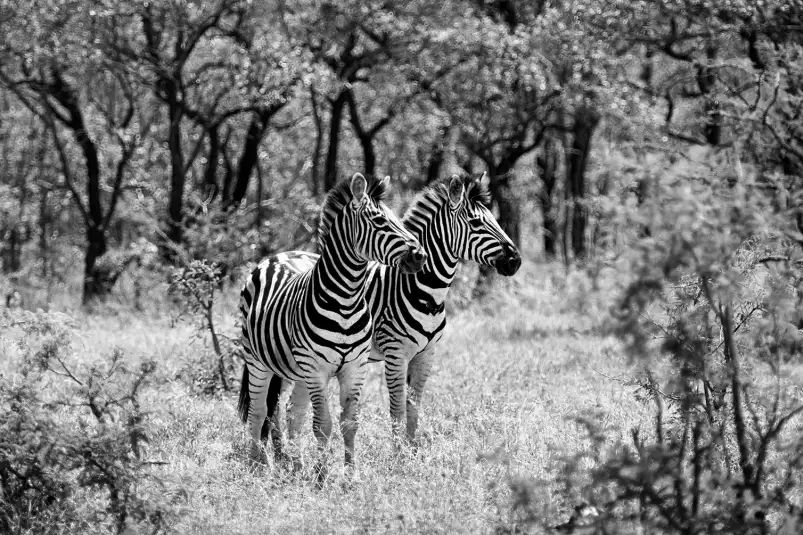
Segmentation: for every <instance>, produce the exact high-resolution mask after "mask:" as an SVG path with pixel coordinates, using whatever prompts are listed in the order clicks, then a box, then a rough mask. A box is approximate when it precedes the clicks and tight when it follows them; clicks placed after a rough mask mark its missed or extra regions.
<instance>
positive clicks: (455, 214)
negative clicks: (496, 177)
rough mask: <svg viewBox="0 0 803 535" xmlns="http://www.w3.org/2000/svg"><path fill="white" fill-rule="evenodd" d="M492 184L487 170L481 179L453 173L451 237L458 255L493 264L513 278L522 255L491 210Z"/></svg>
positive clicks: (454, 250)
mask: <svg viewBox="0 0 803 535" xmlns="http://www.w3.org/2000/svg"><path fill="white" fill-rule="evenodd" d="M489 183H490V180H489V178H488V175H487V174H485V173H483V175H482V178H480V179H471V178H461V177H460V176H458V175H452V177H451V178H450V179H449V183H448V186H447V187H448V190H447V191H448V197H449V200H448V205H449V210H448V212H449V216H448V217H449V219H450V220H451V221H450V223H451V225H450V229H449V231H447V232H448V237H447V239H448V240H449V241H450V243H451V246H452V251H453V254H454V256H456V257H458V258H461V259H463V260H470V261H474V262H478V263H480V264H484V265H488V266H493V267H495V268H496V271H497V272H498V273H499V274H500V275H504V276H506V277H509V276H511V275H514V274H515V273H516V272H517V271H518V270H519V267H521V255H520V254H519V250H518V249H516V246H515V245H514V244H513V242H512V241H511V240H510V238H509V237H508V235H507V234H505V231H504V230H502V227H500V226H499V223H498V222H497V220H496V218H495V217H494V215H493V214H492V213H491V211H490V210H489V209H488V206H489V204H490V200H491V195H490V191H489V189H488V186H489Z"/></svg>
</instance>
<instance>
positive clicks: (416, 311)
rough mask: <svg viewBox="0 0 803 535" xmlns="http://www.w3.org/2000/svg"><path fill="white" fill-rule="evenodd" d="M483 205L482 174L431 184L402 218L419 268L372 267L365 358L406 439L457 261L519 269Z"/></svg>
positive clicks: (296, 409) (295, 406) (298, 416)
mask: <svg viewBox="0 0 803 535" xmlns="http://www.w3.org/2000/svg"><path fill="white" fill-rule="evenodd" d="M489 203H490V192H489V190H488V180H487V178H486V175H483V176H482V178H480V179H479V180H476V179H470V178H465V177H459V176H458V175H453V176H452V177H451V178H447V179H441V180H439V181H436V182H435V183H434V184H432V185H431V186H429V187H428V188H426V189H425V190H424V191H422V192H421V193H420V194H418V195H417V196H416V198H415V199H414V201H413V203H412V205H411V207H410V208H409V210H408V211H407V213H406V214H405V216H404V219H403V222H404V225H405V227H406V228H407V229H408V230H410V232H412V234H413V235H414V236H416V238H417V239H418V240H419V241H420V242H421V245H422V246H423V248H424V250H425V251H426V253H427V261H426V262H425V263H424V267H423V269H422V270H421V271H419V272H417V273H415V274H408V273H405V272H404V271H403V270H401V269H399V268H397V267H393V266H381V265H372V266H371V271H370V275H369V282H368V286H369V287H368V301H369V304H370V307H371V314H372V316H373V320H374V335H373V351H372V352H371V355H370V357H369V360H370V361H371V362H379V361H382V360H384V361H385V377H386V379H387V384H388V390H389V393H390V413H391V419H392V426H393V430H394V433H395V434H396V435H401V434H402V433H403V432H404V428H405V423H406V430H407V437H408V438H409V439H410V440H413V439H414V438H415V434H416V428H417V426H418V406H419V402H420V401H421V396H422V393H423V391H424V386H425V385H426V382H427V378H428V377H429V374H430V370H431V369H432V362H433V358H434V355H435V346H436V345H437V343H438V341H439V340H440V339H441V337H442V335H443V329H444V327H445V326H446V311H445V309H444V302H445V301H446V295H447V293H448V292H449V288H450V286H451V284H452V282H453V281H454V277H455V272H456V270H457V264H458V261H460V260H469V261H474V262H478V263H480V264H484V265H488V266H493V267H495V268H496V271H497V272H498V273H499V274H501V275H505V276H511V275H514V274H515V273H516V272H517V271H518V269H519V267H520V266H521V256H520V255H519V252H518V250H517V249H516V247H515V245H514V244H513V242H512V241H511V240H510V238H509V237H508V236H507V234H505V232H504V231H503V230H502V229H501V227H500V226H499V223H498V222H497V221H496V218H495V217H494V216H493V214H492V213H491V212H490V210H489V209H488V205H489ZM304 395H305V394H304V392H303V391H299V390H298V389H295V390H294V391H293V394H292V397H291V407H292V409H291V414H290V418H289V420H290V436H291V438H292V437H293V436H294V434H295V433H297V431H298V429H299V425H300V424H299V423H298V422H300V421H301V420H303V417H304V412H305V411H306V407H307V406H306V404H305V402H304V399H303V398H304ZM405 409H406V410H405ZM405 416H406V422H405Z"/></svg>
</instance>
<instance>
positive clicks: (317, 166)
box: [310, 86, 323, 197]
mask: <svg viewBox="0 0 803 535" xmlns="http://www.w3.org/2000/svg"><path fill="white" fill-rule="evenodd" d="M310 101H311V103H312V119H313V121H314V122H315V150H314V152H313V154H312V188H311V189H312V194H313V195H314V196H315V197H317V196H318V195H320V194H321V189H322V187H321V152H323V119H322V118H321V112H320V109H319V108H318V95H317V93H316V92H315V87H314V86H310Z"/></svg>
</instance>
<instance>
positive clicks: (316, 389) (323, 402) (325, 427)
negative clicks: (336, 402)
mask: <svg viewBox="0 0 803 535" xmlns="http://www.w3.org/2000/svg"><path fill="white" fill-rule="evenodd" d="M307 390H308V391H309V399H310V401H311V402H312V432H313V434H314V435H315V438H316V439H318V452H319V455H320V457H319V459H318V462H317V463H316V464H315V474H316V483H317V485H318V487H319V488H320V487H322V486H323V483H324V482H325V481H326V478H327V477H328V476H329V467H328V464H329V462H328V455H327V454H328V450H329V442H330V439H331V438H332V415H331V413H330V412H329V399H328V398H329V378H328V377H326V376H320V377H311V378H309V379H307Z"/></svg>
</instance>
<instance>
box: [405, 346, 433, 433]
mask: <svg viewBox="0 0 803 535" xmlns="http://www.w3.org/2000/svg"><path fill="white" fill-rule="evenodd" d="M433 358H434V353H433V352H432V351H431V350H430V351H427V352H424V353H419V354H418V355H416V356H415V357H413V359H412V360H411V361H410V363H409V364H408V366H407V439H408V440H409V441H410V442H411V443H413V444H415V442H414V441H415V434H416V431H417V429H418V407H419V404H420V403H421V397H422V395H423V394H424V387H425V386H426V384H427V379H428V378H429V374H430V372H431V371H432V361H433Z"/></svg>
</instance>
